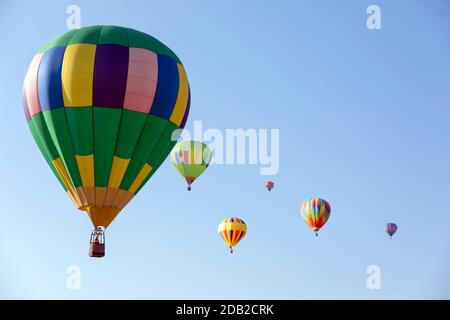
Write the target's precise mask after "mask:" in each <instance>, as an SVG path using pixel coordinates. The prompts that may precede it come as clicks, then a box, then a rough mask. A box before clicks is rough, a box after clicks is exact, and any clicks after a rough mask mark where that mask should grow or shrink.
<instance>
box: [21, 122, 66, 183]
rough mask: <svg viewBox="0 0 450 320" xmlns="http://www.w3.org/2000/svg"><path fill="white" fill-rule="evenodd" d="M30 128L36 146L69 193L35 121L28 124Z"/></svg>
mask: <svg viewBox="0 0 450 320" xmlns="http://www.w3.org/2000/svg"><path fill="white" fill-rule="evenodd" d="M39 114H41V113H39ZM28 127H29V128H30V131H31V135H32V136H33V138H34V141H36V144H37V145H38V148H39V150H40V151H41V153H42V155H43V156H44V159H45V161H47V163H48V165H49V166H50V169H52V171H53V173H54V175H55V176H56V178H57V179H58V181H59V183H60V184H61V186H62V187H63V189H64V190H65V191H67V188H66V186H65V185H64V183H63V181H62V180H61V177H60V176H59V174H58V172H57V171H56V168H55V166H54V165H53V162H52V160H53V159H52V156H51V154H50V152H49V151H48V149H49V148H47V147H46V146H45V144H44V143H43V141H42V140H41V137H40V135H39V133H38V132H37V130H36V128H35V126H34V123H33V121H30V122H28ZM53 148H54V146H53ZM55 152H56V150H55Z"/></svg>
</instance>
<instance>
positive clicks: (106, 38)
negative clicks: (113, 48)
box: [98, 26, 128, 47]
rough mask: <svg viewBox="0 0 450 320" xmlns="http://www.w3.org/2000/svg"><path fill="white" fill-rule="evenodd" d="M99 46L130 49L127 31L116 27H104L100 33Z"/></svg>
mask: <svg viewBox="0 0 450 320" xmlns="http://www.w3.org/2000/svg"><path fill="white" fill-rule="evenodd" d="M98 44H117V45H121V46H125V47H128V36H127V32H126V29H124V28H118V27H114V26H104V27H103V28H102V30H101V31H100V36H99V38H98Z"/></svg>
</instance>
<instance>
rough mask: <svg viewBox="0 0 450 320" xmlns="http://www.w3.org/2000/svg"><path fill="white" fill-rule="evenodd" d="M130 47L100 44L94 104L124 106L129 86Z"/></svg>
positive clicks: (97, 56) (96, 65)
mask: <svg viewBox="0 0 450 320" xmlns="http://www.w3.org/2000/svg"><path fill="white" fill-rule="evenodd" d="M128 57H129V48H127V47H123V46H119V45H114V44H103V45H98V46H97V50H96V52H95V65H94V90H93V91H94V92H93V105H94V106H96V107H107V108H122V107H123V103H124V99H125V90H126V87H127V75H128Z"/></svg>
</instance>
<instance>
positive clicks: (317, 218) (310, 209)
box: [300, 198, 331, 237]
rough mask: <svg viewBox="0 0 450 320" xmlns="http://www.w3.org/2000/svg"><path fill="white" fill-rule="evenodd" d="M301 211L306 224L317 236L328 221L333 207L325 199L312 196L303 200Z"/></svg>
mask: <svg viewBox="0 0 450 320" xmlns="http://www.w3.org/2000/svg"><path fill="white" fill-rule="evenodd" d="M300 213H301V216H302V218H303V220H305V222H306V224H307V225H308V226H309V227H310V228H311V229H312V230H313V231H314V233H315V234H316V237H317V236H318V235H319V233H318V232H319V230H320V228H322V227H323V226H324V225H325V223H327V221H328V218H329V217H330V214H331V207H330V204H329V203H328V202H327V201H325V200H323V199H320V198H312V199H310V200H306V201H304V202H303V204H302V207H301V210H300Z"/></svg>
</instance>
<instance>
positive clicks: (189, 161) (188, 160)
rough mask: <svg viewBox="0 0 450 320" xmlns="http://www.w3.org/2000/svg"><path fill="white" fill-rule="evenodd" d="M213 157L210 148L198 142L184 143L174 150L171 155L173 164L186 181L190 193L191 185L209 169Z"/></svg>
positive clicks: (177, 145)
mask: <svg viewBox="0 0 450 320" xmlns="http://www.w3.org/2000/svg"><path fill="white" fill-rule="evenodd" d="M211 156H212V153H211V150H210V149H209V148H208V146H207V145H206V144H204V143H202V142H198V141H182V142H179V143H177V144H176V145H175V148H173V150H172V153H171V154H170V158H171V160H172V164H173V166H174V167H175V169H177V171H178V173H179V174H180V175H181V176H182V177H183V178H184V179H186V182H187V184H188V188H187V190H188V191H191V184H192V183H193V182H194V181H195V180H197V178H198V177H200V175H201V174H202V173H203V172H204V171H205V170H206V168H208V166H209V162H210V161H211Z"/></svg>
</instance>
